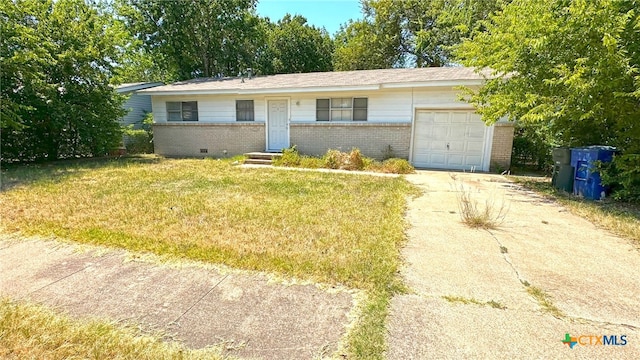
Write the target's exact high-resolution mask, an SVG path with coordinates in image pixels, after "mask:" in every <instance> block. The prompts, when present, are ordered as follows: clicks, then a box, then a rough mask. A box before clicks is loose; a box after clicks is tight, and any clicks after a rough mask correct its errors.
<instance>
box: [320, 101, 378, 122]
mask: <svg viewBox="0 0 640 360" xmlns="http://www.w3.org/2000/svg"><path fill="white" fill-rule="evenodd" d="M368 105H369V104H368V99H367V98H331V99H316V121H352V120H353V121H367V108H368Z"/></svg>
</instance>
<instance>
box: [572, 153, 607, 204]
mask: <svg viewBox="0 0 640 360" xmlns="http://www.w3.org/2000/svg"><path fill="white" fill-rule="evenodd" d="M615 152H616V149H615V148H614V147H612V146H587V147H581V148H572V149H571V166H573V168H574V169H575V171H574V178H573V194H574V195H579V196H583V197H584V198H585V199H590V200H600V199H601V198H602V197H603V196H604V195H605V194H606V192H607V191H608V188H607V187H605V186H603V185H602V181H601V179H600V173H598V171H597V169H596V162H597V161H601V162H605V163H606V162H611V160H613V155H614V153H615Z"/></svg>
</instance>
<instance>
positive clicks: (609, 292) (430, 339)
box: [387, 171, 640, 359]
mask: <svg viewBox="0 0 640 360" xmlns="http://www.w3.org/2000/svg"><path fill="white" fill-rule="evenodd" d="M453 177H455V182H457V183H458V185H457V186H458V187H457V189H459V186H460V183H462V184H464V186H465V187H466V189H467V190H466V191H467V192H468V194H469V195H470V196H471V197H472V198H473V199H476V200H477V201H478V202H479V203H480V204H484V203H485V201H487V200H489V201H493V202H494V204H495V205H496V206H500V204H502V203H504V204H506V206H507V208H508V213H507V216H506V218H505V221H504V222H503V223H502V225H501V226H500V227H499V229H497V230H491V231H487V230H474V229H470V228H468V227H466V226H464V225H462V224H461V222H460V214H459V209H458V205H457V197H456V186H455V185H454V179H453V178H452V177H451V176H450V174H449V173H446V172H435V171H420V172H418V174H415V175H409V176H407V179H408V180H410V181H412V182H413V183H415V184H417V185H418V186H420V187H421V188H422V189H423V190H424V195H423V196H421V197H419V198H417V199H415V200H413V201H411V203H410V205H409V209H408V214H407V217H408V220H409V222H410V223H411V226H412V227H411V229H410V230H409V232H408V238H409V241H408V244H407V246H406V248H405V249H403V257H404V258H405V266H404V267H403V268H402V270H401V274H402V276H403V277H404V278H405V280H406V282H407V284H408V285H409V286H410V287H411V288H412V290H413V291H414V293H413V294H410V295H400V296H396V297H394V299H393V300H392V304H391V314H390V317H389V322H388V330H389V335H388V341H389V351H388V353H387V358H389V359H397V358H403V359H424V358H438V359H440V358H442V359H457V358H518V359H529V358H617V359H637V358H640V323H639V322H640V315H639V314H640V312H639V310H638V309H640V281H638V279H640V252H638V250H637V248H635V247H634V246H632V245H631V244H630V242H629V241H628V240H625V239H621V238H619V237H616V236H614V235H612V234H610V233H608V232H607V231H604V230H602V229H598V228H597V227H595V226H594V225H593V224H591V223H589V222H588V221H586V220H584V219H581V218H580V217H577V216H575V215H572V214H571V213H570V212H569V211H567V210H566V209H564V208H563V207H562V206H560V205H557V204H555V203H554V202H552V201H549V200H547V199H545V198H543V197H540V196H538V195H536V194H534V193H531V192H529V191H526V190H524V189H522V188H520V187H519V186H517V185H515V184H513V183H511V182H509V181H508V180H507V179H505V178H504V177H502V176H495V175H487V174H469V173H467V174H464V173H455V174H453ZM523 283H527V284H530V285H531V286H535V287H536V288H539V289H541V290H542V291H544V292H545V293H546V294H547V295H548V299H549V300H550V301H551V302H552V304H553V305H554V306H556V307H557V308H558V309H559V310H560V311H561V312H562V313H563V315H564V316H562V317H560V318H556V317H554V316H552V314H550V313H549V312H545V309H544V307H543V306H541V304H540V303H538V300H537V299H535V298H534V297H532V296H531V295H529V294H528V293H527V288H526V286H525V285H523ZM445 297H448V298H449V300H452V301H447V300H446V299H445ZM488 301H495V302H497V303H499V304H500V305H504V306H505V307H506V309H496V308H493V307H491V306H489V305H487V304H486V302H488ZM479 304H480V305H479ZM482 304H484V305H482ZM566 333H569V334H570V336H578V337H579V336H581V335H598V336H602V335H616V336H618V337H619V336H622V335H625V337H626V339H627V344H626V345H624V346H621V345H620V346H590V345H578V346H576V347H574V348H573V349H571V348H569V346H567V345H565V344H563V343H562V341H561V340H562V339H563V338H564V336H565V334H566ZM581 339H583V340H584V339H587V338H581ZM584 341H586V340H584Z"/></svg>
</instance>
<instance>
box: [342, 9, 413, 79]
mask: <svg viewBox="0 0 640 360" xmlns="http://www.w3.org/2000/svg"><path fill="white" fill-rule="evenodd" d="M334 42H335V50H334V53H333V66H334V68H335V69H336V70H369V69H388V68H392V67H394V66H395V65H398V64H400V63H401V60H402V56H401V53H399V52H398V51H397V48H396V46H395V37H394V36H393V35H387V34H384V33H383V32H381V31H378V29H377V28H376V26H375V24H374V23H372V22H370V21H369V20H366V19H365V20H358V21H350V22H349V23H347V24H345V25H343V26H341V27H340V30H339V31H338V32H337V33H336V36H335V40H334Z"/></svg>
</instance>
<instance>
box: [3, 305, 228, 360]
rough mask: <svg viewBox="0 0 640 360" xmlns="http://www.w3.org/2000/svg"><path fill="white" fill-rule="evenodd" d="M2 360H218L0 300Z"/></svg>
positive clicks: (122, 329) (216, 354) (128, 331)
mask: <svg viewBox="0 0 640 360" xmlns="http://www.w3.org/2000/svg"><path fill="white" fill-rule="evenodd" d="M0 358H3V359H149V360H155V359H180V360H191V359H194V360H195V359H222V358H223V357H222V353H221V351H220V349H217V348H210V349H203V350H189V349H186V348H185V347H184V346H183V345H181V344H179V343H175V342H170V343H168V342H163V341H162V339H161V337H160V336H159V335H156V334H154V335H149V334H143V333H141V332H140V331H139V330H138V329H137V328H135V327H133V326H123V325H116V324H114V323H112V322H109V321H101V320H95V319H94V320H76V319H71V318H69V317H67V316H65V315H61V314H58V313H56V312H54V311H52V310H51V309H48V308H46V307H43V306H40V305H34V304H28V303H23V302H12V301H9V300H7V299H0Z"/></svg>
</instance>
